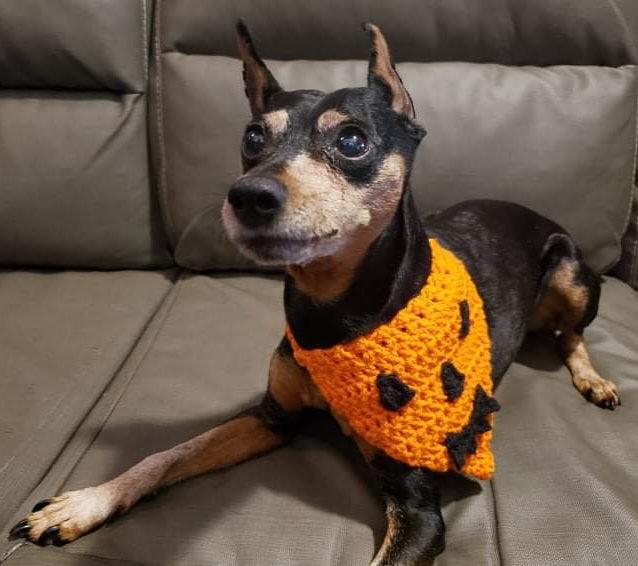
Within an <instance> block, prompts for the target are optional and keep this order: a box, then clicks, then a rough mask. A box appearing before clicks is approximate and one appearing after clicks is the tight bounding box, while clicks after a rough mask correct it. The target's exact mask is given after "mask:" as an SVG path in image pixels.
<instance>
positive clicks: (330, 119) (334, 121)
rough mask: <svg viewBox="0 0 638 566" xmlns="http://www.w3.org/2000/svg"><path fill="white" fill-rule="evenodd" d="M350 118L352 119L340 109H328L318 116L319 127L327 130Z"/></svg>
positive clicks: (323, 130) (321, 130) (322, 130)
mask: <svg viewBox="0 0 638 566" xmlns="http://www.w3.org/2000/svg"><path fill="white" fill-rule="evenodd" d="M348 120H350V117H349V116H347V115H346V114H342V113H341V112H339V111H338V110H326V111H325V112H324V113H323V114H321V116H319V118H317V129H318V130H319V131H320V132H325V131H327V130H329V129H330V128H334V127H335V126H338V125H339V124H342V123H343V122H347V121H348Z"/></svg>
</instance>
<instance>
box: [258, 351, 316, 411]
mask: <svg viewBox="0 0 638 566" xmlns="http://www.w3.org/2000/svg"><path fill="white" fill-rule="evenodd" d="M269 375H270V377H269V380H268V391H270V393H271V394H272V396H273V397H274V399H275V400H276V401H277V403H279V404H280V405H281V407H282V408H283V409H284V410H285V411H290V412H294V411H299V410H301V409H302V408H303V407H314V408H317V409H323V408H325V407H326V402H325V401H324V399H323V397H322V396H321V394H320V393H319V390H318V389H317V388H316V386H315V384H314V382H313V381H312V379H311V378H310V374H309V373H308V372H307V371H306V370H305V369H304V368H302V367H301V366H300V365H299V364H298V363H297V362H296V361H295V360H294V359H293V358H292V357H290V356H282V355H280V354H279V353H278V352H275V353H274V354H273V356H272V358H271V360H270V374H269Z"/></svg>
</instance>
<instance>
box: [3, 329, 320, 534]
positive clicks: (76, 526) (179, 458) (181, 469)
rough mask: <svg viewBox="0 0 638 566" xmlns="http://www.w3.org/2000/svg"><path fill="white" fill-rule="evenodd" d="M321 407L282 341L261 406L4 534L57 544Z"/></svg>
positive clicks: (267, 439)
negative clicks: (307, 408) (309, 410)
mask: <svg viewBox="0 0 638 566" xmlns="http://www.w3.org/2000/svg"><path fill="white" fill-rule="evenodd" d="M309 406H313V407H321V406H322V400H321V398H320V397H319V396H318V394H317V392H316V390H315V389H314V386H313V385H312V382H311V381H310V378H309V376H308V374H307V373H306V372H305V370H303V369H302V368H300V367H299V366H298V365H297V364H296V363H295V362H294V360H293V359H292V357H291V355H290V347H289V345H288V343H287V340H285V339H284V341H283V342H282V344H281V345H280V346H279V348H278V349H277V351H276V352H275V353H274V354H273V357H272V360H271V365H270V375H269V384H268V392H267V393H266V395H265V397H264V399H263V401H262V403H261V404H259V405H257V406H255V407H253V408H252V409H249V410H248V411H245V412H243V413H241V414H240V415H238V416H237V417H235V418H233V419H231V420H229V421H227V422H225V423H223V424H220V425H219V426H216V427H215V428H213V429H212V430H209V431H208V432H205V433H203V434H201V435H199V436H197V437H195V438H193V439H191V440H189V441H187V442H184V443H183V444H179V445H178V446H175V447H174V448H171V449H169V450H166V451H164V452H159V453H157V454H153V455H152V456H149V457H147V458H145V459H144V460H142V461H141V462H140V463H139V464H137V465H135V466H133V467H132V468H131V469H130V470H128V471H126V472H124V473H123V474H122V475H120V476H118V477H116V478H115V479H113V480H111V481H109V482H107V483H104V484H102V485H99V486H97V487H89V488H86V489H81V490H77V491H70V492H67V493H64V494H62V495H60V496H58V497H53V498H52V499H47V500H44V501H41V502H40V503H38V504H36V506H35V507H34V508H33V511H32V512H31V514H30V515H29V516H28V517H27V518H26V519H24V520H23V521H20V522H19V523H18V524H17V525H15V527H13V529H12V530H11V533H10V538H26V539H28V540H30V541H32V542H34V543H36V544H39V545H41V546H45V545H47V544H55V545H57V546H60V545H62V544H66V543H68V542H71V541H73V540H75V539H77V538H78V537H80V536H82V535H83V534H86V533H87V532H89V531H91V530H94V529H96V528H97V527H99V526H101V525H102V524H103V523H104V522H105V521H107V520H108V519H109V518H111V517H112V516H114V515H115V514H118V513H123V512H126V511H128V510H129V509H130V508H131V507H132V506H133V505H134V504H135V503H136V502H137V501H139V499H141V498H142V497H144V496H147V495H150V494H152V493H154V492H155V491H157V490H158V489H160V488H163V487H167V486H169V485H172V484H174V483H176V482H179V481H182V480H185V479H188V478H191V477H193V476H197V475H199V474H203V473H205V472H209V471H212V470H218V469H221V468H227V467H229V466H233V465H235V464H238V463H239V462H242V461H244V460H247V459H249V458H252V457H253V456H257V455H259V454H263V453H265V452H268V451H270V450H272V449H274V448H276V447H278V446H280V445H282V444H283V443H284V442H285V441H286V440H288V439H289V438H290V437H291V436H292V435H293V434H294V432H295V431H296V429H297V425H298V422H299V420H300V417H301V415H302V413H303V409H304V408H305V407H309Z"/></svg>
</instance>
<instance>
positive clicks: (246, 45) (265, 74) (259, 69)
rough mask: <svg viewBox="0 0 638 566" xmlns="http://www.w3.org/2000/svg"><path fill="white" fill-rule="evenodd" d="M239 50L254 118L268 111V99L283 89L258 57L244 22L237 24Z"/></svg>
mask: <svg viewBox="0 0 638 566" xmlns="http://www.w3.org/2000/svg"><path fill="white" fill-rule="evenodd" d="M237 48H238V49H239V56H240V57H241V59H242V61H243V62H244V85H245V88H246V96H247V97H248V102H250V110H251V111H252V113H253V116H257V115H259V114H262V113H263V112H264V110H265V109H266V104H267V102H268V99H269V98H270V97H271V96H272V95H273V94H275V93H277V92H281V90H282V88H281V87H280V86H279V83H278V82H277V81H276V79H275V77H273V76H272V73H271V72H270V71H269V70H268V67H266V65H265V64H264V62H263V61H262V60H261V59H260V58H259V55H257V51H255V46H254V45H253V40H252V39H251V37H250V34H249V33H248V28H247V27H246V24H245V23H244V22H243V21H242V20H239V21H238V22H237Z"/></svg>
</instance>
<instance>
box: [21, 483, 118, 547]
mask: <svg viewBox="0 0 638 566" xmlns="http://www.w3.org/2000/svg"><path fill="white" fill-rule="evenodd" d="M116 510H117V507H116V506H115V505H114V498H113V496H112V494H111V492H110V490H109V489H108V487H106V486H100V487H89V488H87V489H81V490H78V491H69V492H66V493H64V494H62V495H60V496H58V497H53V498H51V499H45V500H43V501H40V502H38V503H36V505H35V506H34V507H33V510H32V511H31V514H30V515H29V516H28V517H27V518H26V519H23V520H22V521H20V522H19V523H17V524H16V525H15V526H14V527H13V528H12V529H11V531H10V533H9V540H15V539H20V538H24V539H27V540H29V541H31V542H33V543H35V544H38V545H40V546H47V545H50V544H53V545H55V546H62V545H64V544H67V543H69V542H72V541H74V540H75V539H77V538H79V537H81V536H82V535H84V534H86V533H88V532H90V531H92V530H95V529H96V528H98V527H99V526H101V525H102V524H104V523H105V522H106V521H107V520H108V519H109V518H110V517H111V516H112V515H113V514H114V512H115V511H116Z"/></svg>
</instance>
